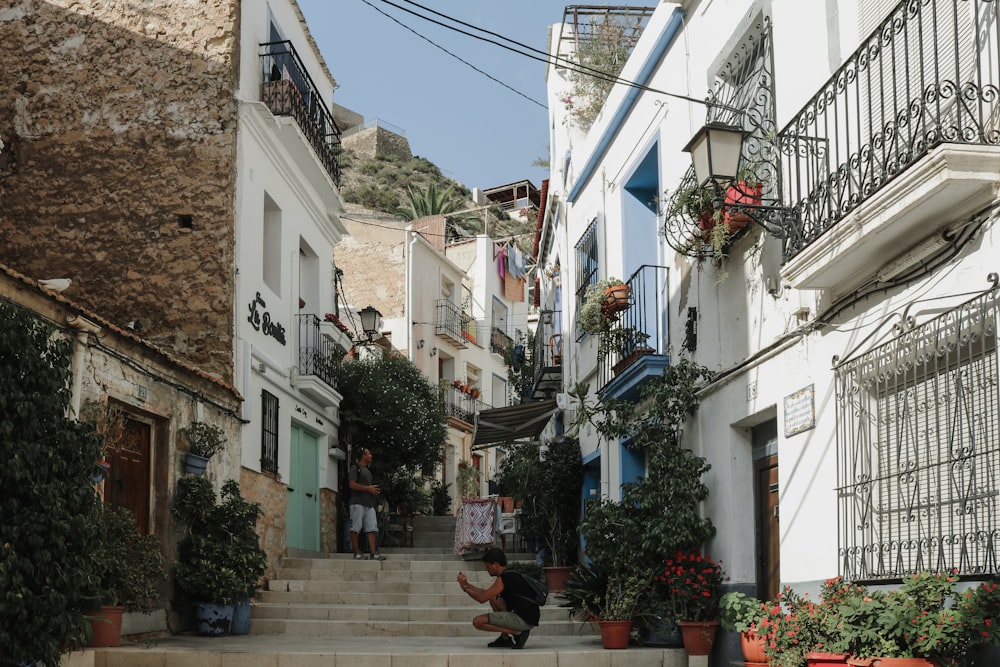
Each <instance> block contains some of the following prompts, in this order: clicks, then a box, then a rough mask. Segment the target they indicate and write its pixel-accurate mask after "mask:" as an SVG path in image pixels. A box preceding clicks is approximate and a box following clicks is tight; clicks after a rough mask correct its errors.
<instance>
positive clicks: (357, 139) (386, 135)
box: [340, 125, 413, 162]
mask: <svg viewBox="0 0 1000 667" xmlns="http://www.w3.org/2000/svg"><path fill="white" fill-rule="evenodd" d="M340 144H341V146H343V148H344V150H350V151H354V154H355V155H357V156H358V158H360V159H362V160H374V159H375V158H377V157H386V156H390V155H391V156H394V157H397V158H399V159H400V160H402V161H403V162H406V161H407V160H409V159H411V158H412V157H413V153H412V152H410V142H409V141H408V140H407V138H406V137H403V136H400V135H398V134H396V133H395V132H390V131H389V130H387V129H385V128H384V127H378V126H377V125H376V126H375V127H369V128H368V129H365V130H361V131H359V132H355V133H353V134H349V135H347V136H346V137H343V138H342V139H341V141H340Z"/></svg>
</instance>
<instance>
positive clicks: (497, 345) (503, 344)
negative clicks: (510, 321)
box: [490, 325, 514, 354]
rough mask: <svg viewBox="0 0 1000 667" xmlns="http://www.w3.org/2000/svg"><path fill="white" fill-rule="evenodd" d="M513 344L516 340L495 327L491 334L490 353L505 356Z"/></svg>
mask: <svg viewBox="0 0 1000 667" xmlns="http://www.w3.org/2000/svg"><path fill="white" fill-rule="evenodd" d="M513 344H514V339H513V338H511V337H510V336H509V335H508V334H507V332H506V331H504V330H503V329H502V328H501V327H498V326H496V325H494V326H493V328H492V330H491V332H490V352H493V353H494V354H504V353H506V352H507V350H509V349H510V346H511V345H513Z"/></svg>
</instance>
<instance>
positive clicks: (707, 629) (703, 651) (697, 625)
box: [677, 621, 719, 655]
mask: <svg viewBox="0 0 1000 667" xmlns="http://www.w3.org/2000/svg"><path fill="white" fill-rule="evenodd" d="M677 625H679V626H681V638H682V639H683V640H684V650H685V651H687V652H688V655H708V654H709V653H711V652H712V644H714V643H715V635H716V633H718V631H719V623H718V622H717V621H678V622H677Z"/></svg>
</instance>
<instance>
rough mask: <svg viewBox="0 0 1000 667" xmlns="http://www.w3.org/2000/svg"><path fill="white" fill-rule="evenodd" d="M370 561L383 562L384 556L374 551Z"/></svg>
mask: <svg viewBox="0 0 1000 667" xmlns="http://www.w3.org/2000/svg"><path fill="white" fill-rule="evenodd" d="M371 560H385V556H383V555H382V554H380V553H378V552H377V551H376V552H375V553H373V554H372V557H371Z"/></svg>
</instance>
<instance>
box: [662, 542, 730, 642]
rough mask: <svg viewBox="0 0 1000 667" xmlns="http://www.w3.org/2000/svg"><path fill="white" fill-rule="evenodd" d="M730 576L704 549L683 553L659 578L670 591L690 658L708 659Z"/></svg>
mask: <svg viewBox="0 0 1000 667" xmlns="http://www.w3.org/2000/svg"><path fill="white" fill-rule="evenodd" d="M725 578H726V575H725V573H724V572H723V570H722V566H721V565H719V564H718V563H716V562H715V561H714V560H712V558H711V556H709V555H708V554H705V553H702V551H701V549H700V548H697V547H688V548H685V549H679V550H677V551H676V552H675V553H674V554H672V555H671V556H669V557H667V559H666V560H665V561H664V564H663V569H662V571H661V572H660V573H659V574H658V575H657V576H656V577H655V579H656V580H657V581H659V582H660V583H662V584H663V585H664V587H665V589H666V595H667V597H668V598H669V600H670V603H671V605H672V606H673V610H674V617H675V618H677V623H678V625H680V626H681V634H682V636H683V638H684V648H685V650H687V652H688V654H689V655H708V654H709V653H711V651H712V644H713V642H714V641H715V635H716V632H717V631H718V627H719V614H720V608H719V601H720V599H721V597H722V582H723V581H724V580H725Z"/></svg>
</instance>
